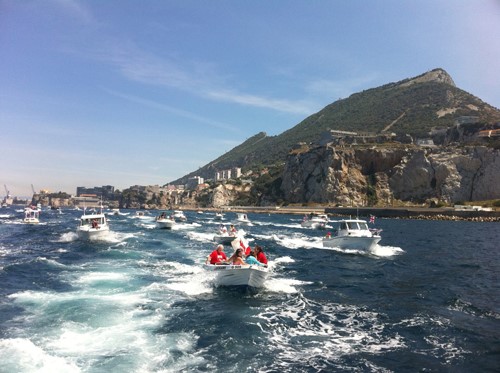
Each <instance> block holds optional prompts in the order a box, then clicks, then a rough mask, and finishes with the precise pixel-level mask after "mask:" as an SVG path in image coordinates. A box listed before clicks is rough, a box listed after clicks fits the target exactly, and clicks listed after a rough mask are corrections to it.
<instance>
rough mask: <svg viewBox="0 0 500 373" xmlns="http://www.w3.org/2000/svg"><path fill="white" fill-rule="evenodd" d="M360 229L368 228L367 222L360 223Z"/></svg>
mask: <svg viewBox="0 0 500 373" xmlns="http://www.w3.org/2000/svg"><path fill="white" fill-rule="evenodd" d="M359 229H362V230H368V225H366V223H359Z"/></svg>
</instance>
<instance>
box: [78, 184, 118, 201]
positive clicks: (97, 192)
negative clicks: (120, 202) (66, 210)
mask: <svg viewBox="0 0 500 373" xmlns="http://www.w3.org/2000/svg"><path fill="white" fill-rule="evenodd" d="M114 192H115V187H114V186H112V185H103V186H101V187H93V188H87V187H77V188H76V196H77V197H91V196H95V197H98V198H102V199H109V198H111V197H112V196H113V193H114Z"/></svg>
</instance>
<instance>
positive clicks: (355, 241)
mask: <svg viewBox="0 0 500 373" xmlns="http://www.w3.org/2000/svg"><path fill="white" fill-rule="evenodd" d="M337 223H339V227H338V229H337V230H336V232H335V234H334V235H333V236H330V235H329V234H327V237H325V238H323V247H338V248H341V249H354V250H363V251H370V250H372V249H373V248H375V246H376V245H377V243H378V242H379V241H380V240H381V239H382V237H380V232H381V230H377V229H369V228H368V224H367V223H366V221H365V220H361V219H345V220H339V221H337Z"/></svg>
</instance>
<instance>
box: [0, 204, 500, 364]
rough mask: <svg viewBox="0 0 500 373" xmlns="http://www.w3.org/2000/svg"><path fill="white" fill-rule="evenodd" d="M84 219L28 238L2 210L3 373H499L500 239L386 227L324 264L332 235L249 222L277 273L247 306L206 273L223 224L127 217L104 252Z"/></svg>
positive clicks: (477, 226)
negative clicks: (361, 246)
mask: <svg viewBox="0 0 500 373" xmlns="http://www.w3.org/2000/svg"><path fill="white" fill-rule="evenodd" d="M80 214H81V212H78V211H72V210H63V213H62V214H59V213H57V212H52V211H47V212H45V211H44V212H43V213H42V214H41V221H42V223H41V224H40V225H38V226H29V225H25V224H23V223H21V219H22V217H23V214H22V212H20V211H16V210H14V209H13V208H8V209H2V210H0V371H1V372H182V371H184V372H188V371H189V372H191V371H200V372H212V371H217V372H244V371H249V372H250V371H251V372H253V371H258V372H319V371H323V372H331V371H353V372H415V371H426V372H489V371H491V372H493V371H498V369H499V367H500V363H499V362H500V291H499V288H500V284H499V281H498V274H499V273H500V265H499V263H500V257H499V242H500V229H499V228H500V227H499V225H498V223H473V222H447V221H443V222H439V221H437V222H436V221H414V220H394V219H377V220H376V222H375V224H374V225H373V227H375V228H379V229H383V232H382V241H381V242H380V245H379V246H377V247H376V249H375V250H374V251H373V252H371V253H368V254H367V253H361V252H357V251H353V250H350V251H346V250H340V249H328V250H327V249H323V248H322V245H321V237H322V236H323V235H324V233H325V232H324V231H319V230H311V229H305V228H302V227H301V226H300V222H301V217H300V216H294V215H267V214H249V218H250V220H251V221H252V222H253V226H250V227H245V228H243V229H244V230H245V231H246V233H247V238H249V239H250V244H251V245H252V246H253V245H255V244H259V245H261V246H263V248H264V250H265V252H266V254H267V256H268V258H269V259H270V267H271V268H272V273H271V276H270V278H269V280H268V281H267V283H266V287H265V288H264V289H261V290H259V291H251V290H245V291H242V290H238V289H226V288H217V287H215V286H214V284H213V278H211V277H210V274H207V273H206V272H205V271H204V270H203V268H202V263H203V262H204V259H205V258H206V256H207V255H208V254H209V253H210V252H211V251H212V250H213V248H214V243H213V242H212V236H213V234H214V233H215V230H216V228H217V227H218V225H219V222H216V221H214V220H213V217H214V214H211V213H204V214H197V213H195V212H187V213H186V215H187V216H188V221H187V222H186V223H183V224H179V225H178V226H177V227H176V228H175V229H174V230H172V231H169V230H159V229H156V228H155V224H154V220H153V215H150V216H146V217H145V218H138V217H136V215H135V211H132V210H124V211H122V214H121V215H119V216H111V217H110V225H111V232H110V233H109V235H108V236H107V237H106V238H105V239H104V240H102V241H97V242H85V241H80V240H78V239H77V236H76V233H75V231H76V226H77V224H78V218H79V215H80ZM235 218H236V216H235V214H231V213H227V214H226V215H225V221H224V223H226V224H229V223H231V220H232V219H235ZM227 251H230V250H229V249H227Z"/></svg>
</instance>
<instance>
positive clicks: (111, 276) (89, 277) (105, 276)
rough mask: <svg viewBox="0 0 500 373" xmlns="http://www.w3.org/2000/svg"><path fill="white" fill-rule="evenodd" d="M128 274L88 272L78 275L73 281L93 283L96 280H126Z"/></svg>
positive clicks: (128, 277)
mask: <svg viewBox="0 0 500 373" xmlns="http://www.w3.org/2000/svg"><path fill="white" fill-rule="evenodd" d="M128 280H130V276H129V275H128V274H126V273H119V272H90V273H85V274H84V275H83V276H80V277H79V278H78V279H77V280H76V281H75V282H76V283H79V284H94V283H97V282H127V281H128Z"/></svg>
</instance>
